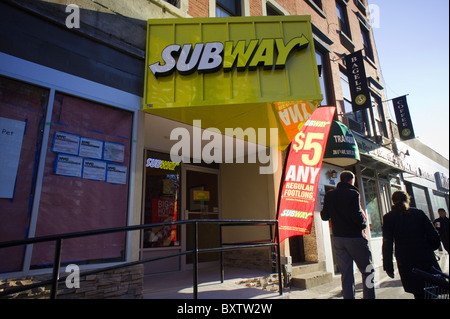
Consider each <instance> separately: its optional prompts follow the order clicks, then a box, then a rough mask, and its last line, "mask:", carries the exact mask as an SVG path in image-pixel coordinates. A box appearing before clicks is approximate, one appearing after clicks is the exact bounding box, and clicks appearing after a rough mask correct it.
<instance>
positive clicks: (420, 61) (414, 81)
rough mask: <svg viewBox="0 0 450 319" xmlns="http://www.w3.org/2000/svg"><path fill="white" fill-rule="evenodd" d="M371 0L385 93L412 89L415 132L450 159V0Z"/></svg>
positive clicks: (391, 95) (410, 99) (392, 115)
mask: <svg viewBox="0 0 450 319" xmlns="http://www.w3.org/2000/svg"><path fill="white" fill-rule="evenodd" d="M368 2H369V9H370V14H371V22H372V28H373V32H374V36H375V45H376V48H377V52H378V58H379V61H380V65H381V71H382V76H383V83H384V89H385V94H386V99H387V100H389V99H392V98H395V97H398V96H402V95H406V94H409V95H408V96H407V101H408V106H409V111H410V114H411V120H412V123H413V127H414V133H415V136H416V138H418V139H419V140H420V141H421V142H422V143H424V144H426V145H428V146H429V147H431V148H432V149H434V150H435V151H436V152H438V153H439V154H441V155H442V156H444V157H445V158H447V159H448V158H449V2H450V1H448V0H427V1H423V0H368ZM388 106H389V116H390V118H391V119H392V120H394V121H395V113H394V110H393V108H392V101H389V102H388Z"/></svg>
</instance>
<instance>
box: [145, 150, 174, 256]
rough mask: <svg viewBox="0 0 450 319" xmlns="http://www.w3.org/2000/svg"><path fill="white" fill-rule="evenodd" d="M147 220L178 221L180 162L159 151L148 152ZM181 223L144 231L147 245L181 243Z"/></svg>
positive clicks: (157, 245)
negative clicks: (175, 161)
mask: <svg viewBox="0 0 450 319" xmlns="http://www.w3.org/2000/svg"><path fill="white" fill-rule="evenodd" d="M145 166H146V174H145V176H146V178H145V194H144V196H145V205H144V217H143V218H144V220H143V223H144V224H155V223H164V222H171V221H177V220H178V218H179V208H180V207H181V206H180V204H181V196H180V175H181V167H180V164H179V163H174V162H172V161H171V160H170V156H169V155H167V154H162V153H158V152H152V151H147V153H146V162H145ZM179 236H180V232H179V227H178V226H164V227H155V228H151V229H147V230H145V231H144V232H143V248H152V247H167V246H179V245H180V238H179Z"/></svg>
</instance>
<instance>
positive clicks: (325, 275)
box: [291, 270, 333, 289]
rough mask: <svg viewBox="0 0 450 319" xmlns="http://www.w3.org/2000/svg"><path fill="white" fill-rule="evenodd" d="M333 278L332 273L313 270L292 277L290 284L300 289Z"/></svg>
mask: <svg viewBox="0 0 450 319" xmlns="http://www.w3.org/2000/svg"><path fill="white" fill-rule="evenodd" d="M332 280H333V275H332V274H331V273H330V272H326V271H323V270H321V271H315V272H310V273H304V274H299V275H296V276H293V277H292V280H291V286H293V287H297V288H300V289H308V288H312V287H316V286H320V285H323V284H326V283H329V282H331V281H332Z"/></svg>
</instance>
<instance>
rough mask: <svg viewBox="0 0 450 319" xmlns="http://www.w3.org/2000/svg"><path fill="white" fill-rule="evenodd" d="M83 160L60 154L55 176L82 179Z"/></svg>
mask: <svg viewBox="0 0 450 319" xmlns="http://www.w3.org/2000/svg"><path fill="white" fill-rule="evenodd" d="M82 167H83V158H82V157H78V156H71V155H64V154H58V157H57V158H56V163H55V174H57V175H64V176H72V177H81V168H82Z"/></svg>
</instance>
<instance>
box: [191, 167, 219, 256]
mask: <svg viewBox="0 0 450 319" xmlns="http://www.w3.org/2000/svg"><path fill="white" fill-rule="evenodd" d="M183 168H184V176H185V178H184V183H183V184H185V187H183V189H184V191H183V203H184V212H185V219H188V220H192V219H219V216H220V213H219V207H220V205H219V170H218V169H216V168H207V167H202V166H193V165H187V164H186V165H184V166H183ZM185 234H186V240H185V243H186V249H187V250H191V249H193V239H194V232H193V226H192V225H187V226H186V232H185ZM218 236H219V229H218V225H217V224H215V223H211V224H200V225H199V228H198V247H199V249H202V248H213V247H218V246H219V238H218ZM218 259H219V253H202V254H199V257H198V260H199V262H212V261H217V260H218ZM192 263H193V256H192V255H191V254H190V255H187V256H186V264H192Z"/></svg>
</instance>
